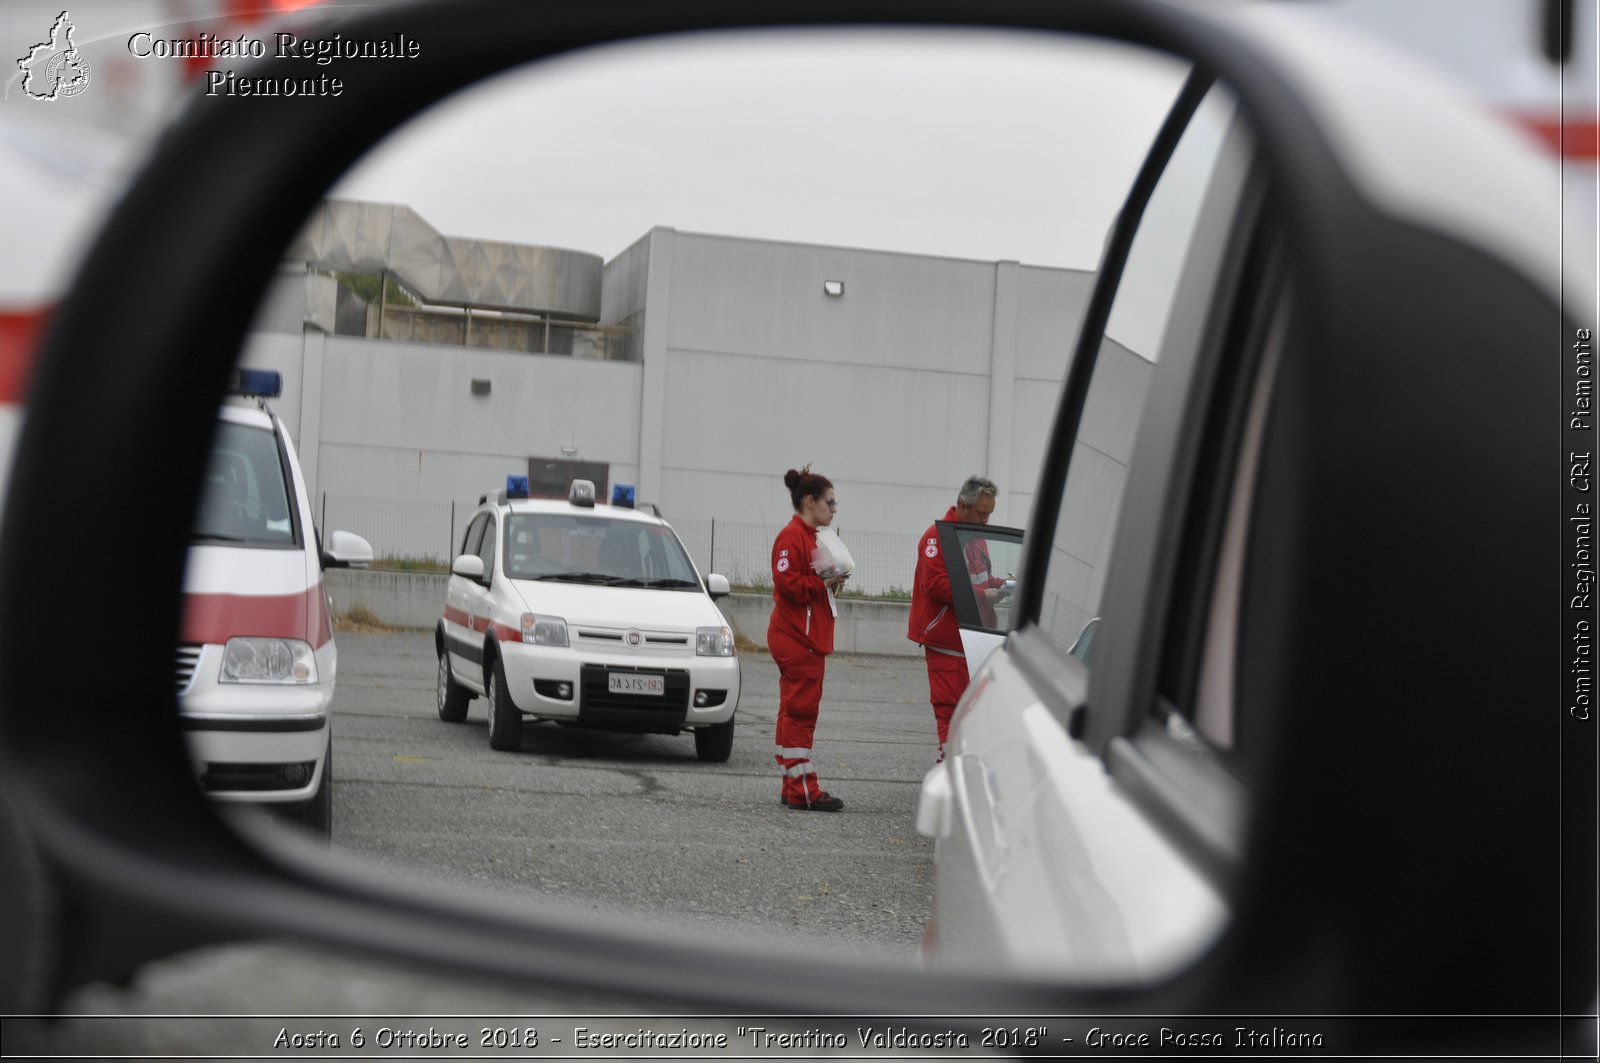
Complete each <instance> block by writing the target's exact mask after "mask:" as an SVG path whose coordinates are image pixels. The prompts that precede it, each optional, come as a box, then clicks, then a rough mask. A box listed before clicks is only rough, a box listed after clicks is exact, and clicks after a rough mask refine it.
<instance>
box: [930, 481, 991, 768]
mask: <svg viewBox="0 0 1600 1063" xmlns="http://www.w3.org/2000/svg"><path fill="white" fill-rule="evenodd" d="M997 494H999V488H997V487H995V485H994V481H993V480H990V479H987V478H985V477H982V476H969V477H967V481H966V483H964V484H962V485H961V490H960V492H958V493H957V495H956V504H955V505H953V506H951V507H950V509H949V511H948V512H946V513H945V515H944V517H943V518H942V519H944V520H953V521H960V522H962V523H964V524H987V523H989V515H990V514H991V513H993V512H994V505H995V496H996V495H997ZM936 524H937V522H936V523H935V524H930V525H928V530H927V531H925V532H923V533H922V538H921V539H920V540H919V541H918V543H917V546H918V551H917V573H916V576H915V578H914V579H913V580H912V583H911V622H910V627H909V629H908V630H907V632H906V637H907V638H909V639H910V640H911V641H912V642H915V643H919V644H920V645H921V646H922V652H923V656H924V657H925V658H926V660H927V664H928V700H929V701H931V702H932V703H933V719H934V723H935V724H936V725H937V726H938V730H939V754H938V756H937V757H936V758H935V760H934V763H936V764H937V763H939V762H940V761H942V760H944V744H945V741H946V740H947V739H948V738H949V737H950V717H951V716H952V715H953V714H954V713H955V711H956V702H958V701H960V700H961V695H962V694H963V693H965V692H966V689H967V683H968V681H969V680H970V676H968V674H967V655H966V653H965V652H964V651H963V650H962V648H961V631H960V628H959V627H958V626H957V624H956V612H955V604H954V601H953V599H952V597H951V594H950V576H949V574H948V573H947V572H946V571H945V567H944V556H943V555H942V553H941V552H940V550H939V529H938V527H937V526H936ZM966 555H967V556H966V570H967V574H968V577H969V578H970V579H971V581H972V588H973V593H974V595H975V596H976V597H977V600H978V610H979V612H980V614H981V616H982V617H983V619H984V622H985V623H986V624H988V625H989V626H993V625H994V620H995V613H994V599H995V597H996V596H998V595H999V594H1000V593H1001V592H1000V590H999V588H1000V587H1002V586H1003V585H1004V584H1005V582H1006V581H1005V579H1004V578H1002V577H999V576H996V575H995V574H994V572H993V571H992V570H991V568H990V565H989V550H988V547H987V545H986V544H985V543H984V541H983V540H982V539H974V540H972V542H970V543H969V544H968V545H967V547H966Z"/></svg>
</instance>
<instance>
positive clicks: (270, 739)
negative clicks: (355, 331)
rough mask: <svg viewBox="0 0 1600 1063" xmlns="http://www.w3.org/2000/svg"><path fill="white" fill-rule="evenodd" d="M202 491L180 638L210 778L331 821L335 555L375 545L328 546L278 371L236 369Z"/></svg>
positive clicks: (213, 791)
mask: <svg viewBox="0 0 1600 1063" xmlns="http://www.w3.org/2000/svg"><path fill="white" fill-rule="evenodd" d="M234 377H235V379H234V386H233V387H232V388H231V389H230V391H231V392H232V395H231V397H230V398H229V400H228V401H227V403H226V404H225V405H224V406H223V407H222V409H221V411H220V412H219V415H218V422H217V434H216V438H215V441H214V443H213V445H212V449H211V459H210V464H209V467H208V468H207V471H206V479H205V483H204V485H203V486H202V489H201V496H200V502H199V508H198V511H197V513H196V517H195V524H194V533H193V539H192V541H191V544H190V547H189V563H188V569H187V571H186V574H185V577H184V587H183V594H184V618H183V628H182V632H181V634H180V636H179V639H180V641H179V645H178V649H177V685H178V704H179V716H180V720H181V722H182V727H183V730H184V732H185V735H186V736H187V738H188V743H189V751H190V754H191V757H192V758H193V760H194V764H195V770H196V771H197V772H198V774H199V779H200V785H201V788H202V789H203V790H205V792H206V793H207V794H208V795H209V796H210V797H212V798H213V799H214V800H218V801H230V802H257V803H261V804H270V805H273V806H276V808H275V810H276V811H280V812H283V813H285V814H287V815H288V816H290V817H291V818H293V819H296V820H299V821H300V822H303V823H304V824H305V825H307V826H308V827H311V828H312V829H314V830H317V831H320V832H324V833H326V832H328V831H329V830H330V829H331V827H332V812H333V804H332V802H333V761H332V756H331V754H332V748H331V739H332V720H331V715H330V710H331V707H332V702H333V688H334V673H335V670H336V667H337V664H338V656H337V654H336V652H335V649H334V643H333V628H332V610H331V605H330V602H329V599H328V595H327V591H326V589H325V588H324V586H323V581H322V570H323V566H324V565H325V564H327V565H340V566H357V567H364V566H365V565H367V564H369V563H370V562H371V560H372V547H371V545H370V544H368V543H367V541H366V540H365V539H363V538H361V537H360V536H358V535H353V534H351V533H349V532H342V531H336V532H334V533H333V534H332V535H330V536H329V539H328V550H327V552H326V553H324V552H323V550H322V548H321V544H320V543H319V541H318V540H319V537H318V533H317V530H316V527H315V525H314V524H313V523H312V516H311V504H310V500H309V498H308V497H307V494H306V486H305V479H304V477H303V476H302V475H301V472H300V463H299V461H298V460H297V459H296V457H295V452H294V446H293V444H292V443H291V442H290V440H289V435H288V433H287V432H286V431H285V430H284V427H283V423H282V422H281V421H279V420H278V418H277V416H276V415H275V414H274V413H273V412H272V411H271V410H270V409H269V408H268V406H267V400H268V399H269V398H275V397H277V395H278V394H279V392H280V390H281V387H282V379H281V377H280V376H279V374H278V373H276V372H272V371H269V370H248V369H241V370H237V371H236V372H235V374H234Z"/></svg>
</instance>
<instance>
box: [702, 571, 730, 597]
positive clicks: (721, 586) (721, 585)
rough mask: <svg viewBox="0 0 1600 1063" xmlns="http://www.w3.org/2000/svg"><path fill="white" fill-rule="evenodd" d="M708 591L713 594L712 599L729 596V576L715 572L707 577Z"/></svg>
mask: <svg viewBox="0 0 1600 1063" xmlns="http://www.w3.org/2000/svg"><path fill="white" fill-rule="evenodd" d="M706 593H707V594H709V595H711V600H712V601H716V600H717V599H718V598H726V597H727V596H728V577H727V576H722V575H718V574H717V573H715V572H713V573H711V574H710V575H709V576H707V577H706Z"/></svg>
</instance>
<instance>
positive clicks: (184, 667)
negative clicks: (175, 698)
mask: <svg viewBox="0 0 1600 1063" xmlns="http://www.w3.org/2000/svg"><path fill="white" fill-rule="evenodd" d="M201 649H202V647H200V646H194V645H184V646H179V647H178V665H177V669H176V671H177V679H178V693H180V694H182V693H184V692H185V691H187V690H188V689H189V687H190V686H191V685H192V684H193V683H194V670H195V669H196V668H197V667H199V665H200V651H201Z"/></svg>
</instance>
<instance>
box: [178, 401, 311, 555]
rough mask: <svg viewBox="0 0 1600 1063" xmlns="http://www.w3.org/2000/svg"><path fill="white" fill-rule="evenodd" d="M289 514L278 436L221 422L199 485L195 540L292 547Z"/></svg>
mask: <svg viewBox="0 0 1600 1063" xmlns="http://www.w3.org/2000/svg"><path fill="white" fill-rule="evenodd" d="M290 514H291V507H290V504H289V486H288V480H287V478H286V477H285V475H284V470H283V454H282V453H281V451H280V450H279V449H278V438H277V436H276V435H274V434H273V432H272V431H271V430H270V429H267V428H257V427H252V426H250V425H242V424H234V423H232V422H229V421H223V422H221V423H220V424H219V425H218V426H217V437H216V442H215V443H214V444H213V445H212V448H211V462H210V465H209V466H208V467H207V469H206V478H205V483H204V485H203V486H202V488H201V495H200V512H199V516H198V518H197V519H196V521H195V530H194V538H195V540H196V541H197V542H211V543H219V542H221V543H230V544H234V545H240V546H261V547H274V546H294V545H297V544H298V542H299V538H298V536H297V535H296V534H295V527H294V520H293V519H292V517H291V515H290Z"/></svg>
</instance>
